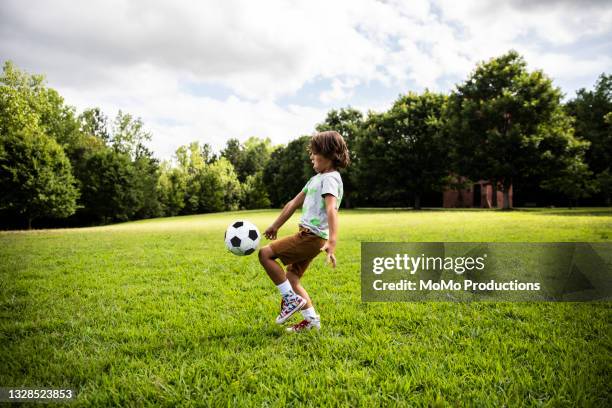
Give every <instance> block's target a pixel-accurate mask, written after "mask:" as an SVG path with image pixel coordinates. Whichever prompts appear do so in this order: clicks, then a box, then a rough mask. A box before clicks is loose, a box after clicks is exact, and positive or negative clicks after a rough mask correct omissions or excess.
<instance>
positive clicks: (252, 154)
mask: <svg viewBox="0 0 612 408" xmlns="http://www.w3.org/2000/svg"><path fill="white" fill-rule="evenodd" d="M271 153H272V142H271V141H270V139H268V138H266V139H260V138H257V137H250V138H248V139H247V140H246V141H245V142H244V144H242V143H240V141H239V140H238V139H229V140H228V141H227V143H226V146H225V149H223V150H222V151H221V156H222V157H225V158H226V159H227V160H229V162H230V163H231V164H232V166H234V169H235V171H236V174H237V175H238V180H240V182H241V183H244V182H245V181H246V179H247V178H248V177H249V176H254V175H256V174H257V173H259V172H262V171H263V169H264V167H266V164H267V163H268V160H270V154H271Z"/></svg>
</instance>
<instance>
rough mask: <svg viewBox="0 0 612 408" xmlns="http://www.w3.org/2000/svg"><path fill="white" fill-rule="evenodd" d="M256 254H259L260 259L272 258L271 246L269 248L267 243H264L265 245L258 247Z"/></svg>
mask: <svg viewBox="0 0 612 408" xmlns="http://www.w3.org/2000/svg"><path fill="white" fill-rule="evenodd" d="M257 255H258V256H259V260H260V261H263V260H266V259H270V258H272V248H270V246H269V245H266V246H265V247H263V248H260V249H259V252H258V253H257Z"/></svg>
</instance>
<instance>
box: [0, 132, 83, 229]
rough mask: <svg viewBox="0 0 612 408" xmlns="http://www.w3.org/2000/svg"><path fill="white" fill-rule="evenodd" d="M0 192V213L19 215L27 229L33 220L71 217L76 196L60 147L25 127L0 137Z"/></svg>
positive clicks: (50, 139) (69, 171)
mask: <svg viewBox="0 0 612 408" xmlns="http://www.w3.org/2000/svg"><path fill="white" fill-rule="evenodd" d="M2 127H3V126H2ZM3 129H4V127H3ZM0 190H1V191H2V195H1V196H0V210H9V211H12V212H14V213H17V214H19V215H21V216H23V217H24V218H25V219H26V221H27V228H28V229H31V228H32V221H33V220H35V219H37V218H41V217H52V218H65V217H68V216H69V215H71V214H73V213H74V212H75V210H76V200H77V197H78V194H79V192H78V190H77V188H76V186H75V179H74V177H73V176H72V172H71V167H70V161H69V160H68V158H67V157H66V155H65V154H64V151H63V150H62V148H61V147H60V146H59V145H58V144H57V142H55V140H53V139H52V138H51V137H49V136H47V135H45V134H44V133H42V132H41V131H40V130H39V129H36V128H34V129H28V128H27V126H26V127H24V128H23V129H20V130H14V131H10V132H8V133H5V134H2V135H0Z"/></svg>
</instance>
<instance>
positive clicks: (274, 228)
mask: <svg viewBox="0 0 612 408" xmlns="http://www.w3.org/2000/svg"><path fill="white" fill-rule="evenodd" d="M305 197H306V194H304V192H303V191H300V192H299V193H298V194H297V195H296V196H295V197H293V199H292V200H291V201H289V202H288V203H287V204H285V206H284V207H283V210H282V211H281V213H280V215H279V216H278V217H277V218H276V220H275V221H274V222H273V223H272V225H270V226H269V227H268V229H267V230H265V231H264V236H265V237H266V238H268V239H276V234H277V233H278V230H279V228H280V227H282V226H283V224H284V223H285V222H286V221H287V220H288V219H289V218H290V217H291V216H292V215H293V213H294V212H295V210H296V209H297V208H299V207H301V206H302V204H303V203H304V198H305Z"/></svg>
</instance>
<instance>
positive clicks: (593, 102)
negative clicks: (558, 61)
mask: <svg viewBox="0 0 612 408" xmlns="http://www.w3.org/2000/svg"><path fill="white" fill-rule="evenodd" d="M566 110H567V112H568V113H569V114H570V115H572V116H573V117H574V118H575V124H574V126H575V129H576V137H578V138H580V139H584V140H587V141H589V142H590V146H589V149H588V150H587V151H586V154H585V161H586V163H587V164H588V166H589V168H590V170H592V172H593V173H594V174H595V179H596V180H597V183H598V184H599V190H600V191H601V193H602V196H603V199H604V201H605V202H606V205H610V195H611V193H612V191H611V190H610V181H609V178H610V171H611V167H610V163H612V147H611V146H612V75H606V74H601V75H600V76H599V78H598V80H597V82H596V84H595V87H594V89H593V90H592V91H587V90H585V89H584V88H582V89H580V90H578V92H576V97H575V98H574V99H572V100H571V101H569V102H568V103H567V105H566Z"/></svg>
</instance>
